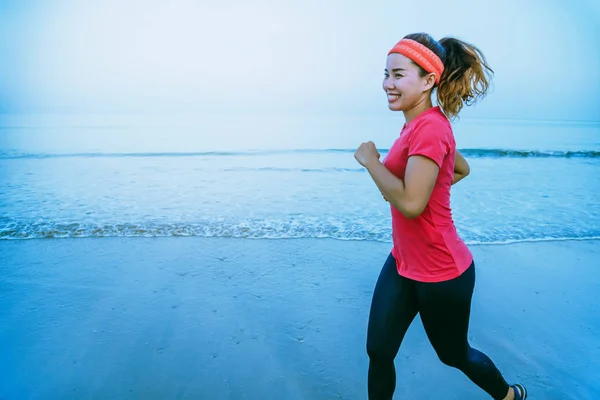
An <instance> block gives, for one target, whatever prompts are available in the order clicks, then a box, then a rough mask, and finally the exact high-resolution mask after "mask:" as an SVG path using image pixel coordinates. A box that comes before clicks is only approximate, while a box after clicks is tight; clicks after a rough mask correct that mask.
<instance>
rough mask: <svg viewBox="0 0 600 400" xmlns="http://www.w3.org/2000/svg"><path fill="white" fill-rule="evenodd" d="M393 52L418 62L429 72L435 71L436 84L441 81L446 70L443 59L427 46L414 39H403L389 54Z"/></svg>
mask: <svg viewBox="0 0 600 400" xmlns="http://www.w3.org/2000/svg"><path fill="white" fill-rule="evenodd" d="M392 53H399V54H402V55H403V56H406V57H408V58H410V59H411V60H413V61H414V62H416V63H417V64H418V65H419V66H420V67H421V68H423V69H424V70H425V71H427V72H428V73H432V72H433V73H435V83H436V85H437V84H439V83H440V78H441V77H442V73H443V72H444V63H443V62H442V60H441V59H440V58H439V57H438V56H437V55H436V54H435V53H434V52H433V51H431V50H429V49H428V48H427V47H426V46H423V45H422V44H421V43H419V42H417V41H416V40H412V39H402V40H401V41H399V42H398V43H396V45H395V46H394V47H392V49H391V50H390V51H389V53H388V56H389V55H390V54H392Z"/></svg>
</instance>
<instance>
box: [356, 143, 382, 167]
mask: <svg viewBox="0 0 600 400" xmlns="http://www.w3.org/2000/svg"><path fill="white" fill-rule="evenodd" d="M379 156H380V155H379V152H378V151H377V148H375V143H373V142H364V143H363V144H361V145H360V146H359V147H358V149H357V150H356V152H355V153H354V158H355V159H356V161H358V163H359V164H360V165H362V166H363V167H366V166H367V164H370V163H371V162H373V161H375V160H379Z"/></svg>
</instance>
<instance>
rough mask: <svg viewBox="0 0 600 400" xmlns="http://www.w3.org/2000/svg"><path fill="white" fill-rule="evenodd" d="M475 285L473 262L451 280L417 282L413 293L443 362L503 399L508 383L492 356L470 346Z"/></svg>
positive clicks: (426, 327)
mask: <svg viewBox="0 0 600 400" xmlns="http://www.w3.org/2000/svg"><path fill="white" fill-rule="evenodd" d="M474 286H475V265H474V264H471V266H470V267H469V269H467V270H466V271H465V272H464V273H463V274H462V275H461V276H459V277H458V278H455V279H452V280H450V281H446V282H439V283H418V284H417V285H416V293H417V301H418V307H419V312H420V314H421V320H422V321H423V326H424V327H425V332H427V336H428V338H429V341H430V342H431V344H432V345H433V348H434V349H435V351H436V353H437V355H438V357H439V358H440V360H441V361H442V362H443V363H444V364H446V365H449V366H452V367H455V368H458V369H459V370H461V371H462V372H463V373H464V374H465V375H467V377H468V378H469V379H471V380H472V381H473V382H474V383H475V384H476V385H478V386H479V387H480V388H482V389H483V390H485V391H486V392H487V393H488V394H489V395H490V396H492V397H493V398H494V399H504V398H505V397H506V396H507V394H508V391H509V385H508V384H507V383H506V381H505V380H504V378H503V377H502V374H501V373H500V371H498V368H496V366H495V365H494V363H493V362H492V360H490V359H489V358H488V356H486V355H485V354H483V353H482V352H480V351H478V350H476V349H474V348H472V347H471V346H470V345H469V342H468V339H467V332H468V329H469V316H470V313H471V298H472V295H473V288H474Z"/></svg>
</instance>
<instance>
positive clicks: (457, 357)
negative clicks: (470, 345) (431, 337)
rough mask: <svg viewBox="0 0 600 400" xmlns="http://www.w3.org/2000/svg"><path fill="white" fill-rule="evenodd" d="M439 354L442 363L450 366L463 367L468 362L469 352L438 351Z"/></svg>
mask: <svg viewBox="0 0 600 400" xmlns="http://www.w3.org/2000/svg"><path fill="white" fill-rule="evenodd" d="M437 356H438V358H439V359H440V361H441V362H442V363H444V364H446V365H448V366H449V367H454V368H458V369H461V368H462V367H463V366H464V365H466V364H467V353H466V352H464V351H456V350H450V351H448V350H445V351H438V352H437Z"/></svg>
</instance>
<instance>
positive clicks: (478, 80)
mask: <svg viewBox="0 0 600 400" xmlns="http://www.w3.org/2000/svg"><path fill="white" fill-rule="evenodd" d="M439 43H440V45H442V47H443V48H444V50H446V60H445V62H444V73H443V74H442V78H441V80H440V83H439V85H438V87H437V100H438V104H439V105H440V108H441V109H442V110H444V113H445V114H446V116H448V117H449V118H455V117H457V116H458V113H459V112H460V110H461V109H462V107H463V105H467V106H470V105H471V104H475V103H476V102H477V101H478V100H480V99H482V98H483V97H485V95H486V94H487V90H488V88H489V81H490V80H491V77H492V75H493V73H494V71H493V70H492V69H491V68H490V67H489V65H488V64H487V62H486V60H485V57H484V55H483V53H482V52H481V51H480V50H479V49H478V48H477V47H475V46H473V45H471V44H469V43H465V42H463V41H461V40H458V39H455V38H443V39H441V40H440V41H439Z"/></svg>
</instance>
